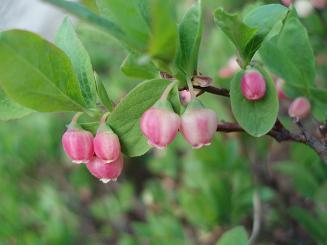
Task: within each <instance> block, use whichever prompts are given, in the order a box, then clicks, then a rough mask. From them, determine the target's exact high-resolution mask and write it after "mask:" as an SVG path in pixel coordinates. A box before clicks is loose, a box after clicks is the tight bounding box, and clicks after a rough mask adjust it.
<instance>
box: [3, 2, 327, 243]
mask: <svg viewBox="0 0 327 245" xmlns="http://www.w3.org/2000/svg"><path fill="white" fill-rule="evenodd" d="M85 2H87V4H88V6H89V7H90V8H94V5H92V2H93V1H85ZM173 2H174V3H175V4H176V5H177V16H178V19H180V18H181V16H182V15H183V13H184V12H185V9H186V7H187V6H189V5H190V3H191V2H192V1H186V0H185V1H173ZM267 2H268V1H267ZM269 2H272V1H269ZM204 3H205V22H206V24H205V35H204V37H203V42H202V47H201V52H200V63H199V70H200V71H201V72H203V73H204V74H207V75H210V76H212V77H214V78H215V83H217V85H220V86H224V87H229V82H230V79H222V78H219V76H218V73H217V72H218V70H219V69H220V68H221V67H223V66H224V65H225V64H226V63H227V62H228V60H229V58H230V57H231V56H232V55H234V54H235V50H234V48H233V46H232V45H231V43H230V42H229V41H228V40H227V38H226V36H225V35H224V34H223V33H222V32H221V31H216V29H215V27H214V23H213V17H212V10H213V9H215V8H216V7H218V6H224V7H225V9H226V10H228V11H235V10H239V9H244V11H248V10H249V9H251V8H252V7H253V6H254V5H257V4H259V3H257V2H254V1H239V0H233V1H231V0H229V1H227V0H224V1H217V0H215V1H214V0H205V1H204ZM94 10H95V9H94ZM325 12H326V10H325ZM303 22H304V24H305V25H306V26H307V28H308V30H309V33H310V38H311V42H312V44H313V47H314V50H315V54H316V59H317V67H318V76H317V81H318V82H319V83H321V84H323V85H324V84H326V83H324V82H325V81H326V78H327V70H326V62H327V48H326V35H327V32H326V30H324V26H323V25H322V23H321V18H320V17H319V16H318V15H317V14H315V13H313V14H311V15H310V16H308V17H307V18H306V19H303ZM77 32H78V35H79V37H80V38H81V40H82V42H83V44H84V45H85V47H86V49H87V50H88V52H89V53H90V56H91V60H92V64H93V66H94V67H95V69H96V71H97V72H98V74H99V77H100V79H101V80H102V81H103V82H104V85H105V87H106V89H107V90H108V91H109V92H110V94H111V96H112V99H113V100H114V101H119V99H120V98H121V97H122V96H123V95H124V94H125V93H126V92H127V91H129V90H130V89H131V88H133V87H134V86H135V85H136V84H137V82H138V81H136V80H135V79H131V78H127V77H126V76H125V75H124V74H123V73H122V72H121V71H120V69H119V67H120V64H121V63H122V61H123V60H124V58H125V57H126V52H125V51H124V50H122V48H121V47H120V46H119V44H118V43H116V42H114V41H113V40H112V39H111V38H110V37H109V36H108V35H107V34H106V33H104V32H102V31H100V30H98V29H95V28H93V27H91V26H89V25H87V24H84V23H80V24H79V25H78V29H77ZM208 54H210V55H208ZM203 102H204V103H205V104H206V105H207V106H209V107H211V108H213V109H215V110H216V111H217V113H218V115H219V117H220V119H221V120H226V121H229V120H230V118H231V114H230V108H229V106H228V104H227V101H226V100H225V99H221V98H216V97H214V96H211V95H204V96H203ZM285 103H289V102H288V101H286V102H285ZM284 107H285V105H284V106H283V105H282V106H281V112H280V113H281V115H283V114H285V110H284V109H283V108H284ZM69 116H70V115H66V114H45V115H44V114H42V115H41V114H37V113H34V114H32V115H30V116H28V117H26V118H24V119H21V120H19V121H11V122H7V123H5V122H0V124H1V126H0V135H1V141H0V193H1V194H0V220H1V229H0V244H75V243H76V244H121V245H134V244H177V245H178V244H216V242H217V241H218V240H219V242H217V244H247V241H246V239H247V236H248V235H247V234H249V236H250V235H251V231H252V224H253V211H254V210H253V204H252V202H253V201H252V198H253V195H254V193H255V192H257V193H258V194H259V199H260V203H261V224H262V225H261V227H260V234H259V236H258V237H257V239H258V244H314V243H318V244H326V243H327V237H326V230H327V212H326V211H327V200H326V196H327V168H326V165H325V164H324V163H322V162H321V161H320V160H319V158H318V157H317V156H316V155H315V153H314V152H312V150H311V149H309V148H308V147H306V146H303V145H298V144H294V145H290V144H287V143H283V144H282V145H281V144H278V143H276V142H274V141H273V140H272V139H270V138H264V139H259V140H257V139H253V138H251V137H249V136H246V135H244V134H230V135H227V134H219V135H217V137H216V138H215V140H214V142H213V143H212V144H211V146H209V147H206V148H203V149H200V150H194V151H192V150H190V149H189V146H188V145H187V144H186V143H185V142H184V140H183V139H182V137H180V136H179V137H177V139H176V140H175V142H174V144H173V145H172V146H170V147H169V148H168V149H167V150H165V151H156V150H154V151H152V152H150V153H148V154H146V155H145V156H143V157H140V158H133V159H126V165H125V166H126V168H125V171H124V176H123V177H122V178H120V179H119V181H118V182H117V183H111V184H107V185H103V184H102V183H100V182H98V181H97V180H96V179H95V178H93V177H92V176H90V175H89V174H88V173H87V171H86V168H85V166H82V165H81V166H77V165H73V164H71V163H70V162H69V160H68V159H67V158H66V157H65V155H64V153H63V151H62V148H61V135H62V133H63V132H64V130H65V124H66V123H68V121H69V119H70V117H69ZM310 123H314V122H309V124H310ZM240 225H241V226H243V227H244V228H241V227H239V226H240ZM234 227H236V228H234ZM232 228H234V229H232ZM231 229H232V230H231ZM229 230H230V231H229ZM225 231H228V232H227V233H225V234H224V235H223V236H222V234H223V233H224V232H225ZM235 239H236V240H235Z"/></svg>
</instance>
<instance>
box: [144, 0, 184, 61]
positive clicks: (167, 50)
mask: <svg viewBox="0 0 327 245" xmlns="http://www.w3.org/2000/svg"><path fill="white" fill-rule="evenodd" d="M150 29H151V34H152V35H151V38H150V43H149V55H150V56H151V57H153V58H154V59H156V60H160V61H161V62H163V63H164V64H166V65H167V66H168V65H169V64H170V63H171V61H172V60H173V59H174V58H175V54H176V49H177V45H178V33H177V25H176V19H175V17H174V16H173V11H172V6H171V1H170V0H151V1H150Z"/></svg>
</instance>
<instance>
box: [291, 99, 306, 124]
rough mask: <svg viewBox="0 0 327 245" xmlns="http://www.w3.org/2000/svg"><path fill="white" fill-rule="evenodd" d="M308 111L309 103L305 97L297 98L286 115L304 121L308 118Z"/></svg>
mask: <svg viewBox="0 0 327 245" xmlns="http://www.w3.org/2000/svg"><path fill="white" fill-rule="evenodd" d="M310 110H311V104H310V101H309V100H308V99H307V98H306V97H298V98H296V99H295V100H293V102H292V103H291V105H290V106H289V108H288V115H289V116H290V117H292V118H295V119H304V118H306V117H308V116H309V114H310Z"/></svg>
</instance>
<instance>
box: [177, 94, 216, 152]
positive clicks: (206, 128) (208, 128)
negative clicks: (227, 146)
mask: <svg viewBox="0 0 327 245" xmlns="http://www.w3.org/2000/svg"><path fill="white" fill-rule="evenodd" d="M217 125H218V119H217V115H216V113H215V112H214V111H213V110H211V109H207V108H204V107H203V105H202V104H201V102H200V101H199V100H197V99H194V100H193V101H192V102H191V103H190V104H189V105H188V106H187V108H186V110H185V112H184V114H183V115H182V117H181V127H180V131H181V133H182V134H183V136H184V138H185V139H186V141H187V142H189V143H190V144H191V145H192V147H193V148H201V147H202V146H204V145H210V143H211V141H212V138H213V136H214V134H215V132H216V130H217Z"/></svg>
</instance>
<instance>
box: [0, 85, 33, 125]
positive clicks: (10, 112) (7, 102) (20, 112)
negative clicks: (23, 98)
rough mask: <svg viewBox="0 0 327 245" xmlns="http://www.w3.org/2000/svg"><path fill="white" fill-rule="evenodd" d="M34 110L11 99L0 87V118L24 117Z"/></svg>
mask: <svg viewBox="0 0 327 245" xmlns="http://www.w3.org/2000/svg"><path fill="white" fill-rule="evenodd" d="M32 112H33V111H32V110H30V109H27V108H25V107H22V106H21V105H19V104H17V103H16V102H14V101H13V100H11V99H9V98H8V96H7V95H6V94H5V92H4V91H3V90H2V89H1V88H0V120H5V121H6V120H11V119H17V118H22V117H24V116H27V115H28V114H30V113H32Z"/></svg>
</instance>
